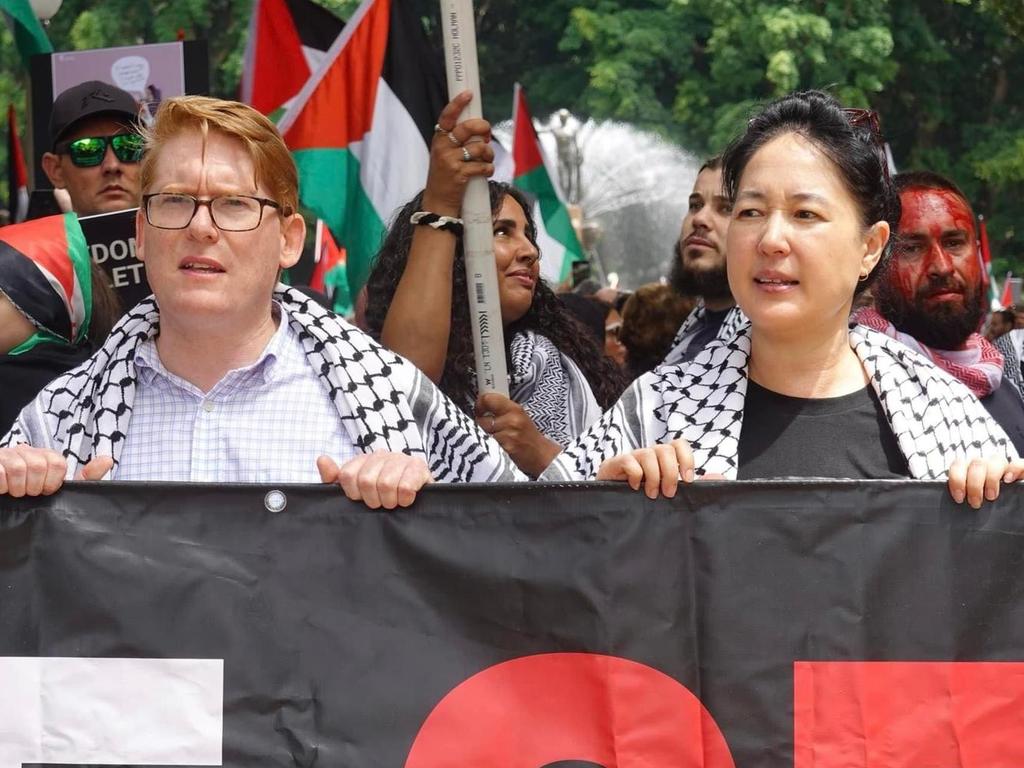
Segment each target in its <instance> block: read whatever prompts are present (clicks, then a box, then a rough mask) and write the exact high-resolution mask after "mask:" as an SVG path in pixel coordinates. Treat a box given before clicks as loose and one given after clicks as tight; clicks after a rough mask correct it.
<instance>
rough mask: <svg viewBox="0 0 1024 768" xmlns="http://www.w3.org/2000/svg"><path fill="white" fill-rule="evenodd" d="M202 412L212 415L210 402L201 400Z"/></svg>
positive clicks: (211, 403) (211, 402)
mask: <svg viewBox="0 0 1024 768" xmlns="http://www.w3.org/2000/svg"><path fill="white" fill-rule="evenodd" d="M203 410H204V411H206V412H207V413H212V412H213V401H212V400H203Z"/></svg>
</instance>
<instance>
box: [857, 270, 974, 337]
mask: <svg viewBox="0 0 1024 768" xmlns="http://www.w3.org/2000/svg"><path fill="white" fill-rule="evenodd" d="M942 287H952V286H951V285H935V284H934V283H932V284H929V285H928V286H927V288H926V289H925V290H924V291H918V292H917V294H916V295H915V296H914V300H913V301H912V302H908V301H907V300H906V298H904V297H903V296H902V295H900V294H899V293H898V292H897V291H896V290H894V289H893V287H892V286H891V284H889V283H888V282H886V281H882V282H881V284H879V285H878V286H877V288H876V289H875V294H876V304H877V306H878V311H879V312H880V313H881V314H882V315H883V316H884V317H885V319H886V320H888V321H889V322H891V323H892V324H893V325H895V326H896V329H897V330H899V331H902V332H903V333H909V334H910V335H911V336H913V337H914V338H915V339H917V340H918V341H919V342H921V343H922V344H924V345H925V346H928V347H932V348H933V349H945V350H951V349H960V348H961V347H963V345H964V342H965V341H967V337H968V336H970V335H971V334H972V333H976V332H977V331H978V328H979V327H980V325H981V318H982V316H983V315H984V314H985V307H984V304H983V298H984V297H983V296H982V292H981V289H980V288H977V287H976V288H974V289H973V290H970V289H968V288H965V289H964V294H963V296H964V302H963V306H961V307H957V306H951V305H950V304H949V303H948V302H943V303H941V304H939V305H938V306H937V307H936V308H934V309H926V308H925V303H924V302H925V299H926V298H927V296H928V295H929V294H930V293H932V292H933V291H934V290H935V289H936V288H942Z"/></svg>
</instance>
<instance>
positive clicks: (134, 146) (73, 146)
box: [54, 133, 146, 168]
mask: <svg viewBox="0 0 1024 768" xmlns="http://www.w3.org/2000/svg"><path fill="white" fill-rule="evenodd" d="M108 144H109V145H110V147H111V148H112V149H113V150H114V157H116V158H117V159H118V160H120V161H121V162H122V163H137V162H139V160H141V159H142V152H143V150H144V149H145V147H146V144H145V140H144V139H143V138H142V137H141V136H140V135H139V134H137V133H118V134H115V135H113V136H85V137H83V138H81V139H74V140H73V141H62V142H60V143H59V144H57V146H56V147H54V152H56V153H57V154H58V155H68V156H69V157H70V158H71V162H72V163H74V164H75V165H76V166H78V167H79V168H93V167H95V166H97V165H99V164H100V163H102V162H103V156H104V155H106V154H107V145H108Z"/></svg>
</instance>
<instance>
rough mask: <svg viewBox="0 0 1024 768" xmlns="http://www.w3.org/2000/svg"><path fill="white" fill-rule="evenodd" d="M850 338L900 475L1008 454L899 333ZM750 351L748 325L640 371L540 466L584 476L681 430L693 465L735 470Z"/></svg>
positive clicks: (973, 407) (999, 435) (981, 414)
mask: <svg viewBox="0 0 1024 768" xmlns="http://www.w3.org/2000/svg"><path fill="white" fill-rule="evenodd" d="M850 346H851V347H852V348H853V350H854V352H855V353H856V354H857V356H858V358H860V361H861V364H862V365H863V366H864V370H865V371H866V372H867V374H868V376H869V378H870V381H871V386H872V387H873V388H874V390H875V392H876V393H877V394H878V398H879V400H880V402H881V404H882V410H883V411H884V413H885V415H886V418H887V420H888V422H889V425H890V426H891V428H892V431H893V434H894V435H895V436H896V441H897V443H898V445H899V448H900V451H901V452H902V453H903V456H904V458H906V460H907V465H908V467H909V470H910V476H911V477H913V478H916V479H921V480H935V479H940V478H944V477H945V475H946V472H947V470H948V469H949V466H950V465H951V464H952V463H953V462H954V461H955V460H957V459H971V458H977V457H990V456H996V455H998V456H1006V457H1008V458H1015V457H1016V452H1015V451H1014V449H1013V446H1012V445H1011V443H1010V441H1009V439H1008V438H1007V436H1006V433H1005V432H1003V430H1002V428H1001V427H1000V426H999V425H998V424H996V422H995V421H993V420H992V418H991V417H990V416H989V415H988V412H987V411H986V410H985V408H984V406H982V405H981V403H980V402H978V400H977V399H976V398H975V397H974V396H973V395H972V394H971V392H970V390H968V389H967V387H965V386H964V385H963V384H962V383H960V382H959V381H958V380H956V379H954V378H952V377H950V376H949V375H947V374H946V373H945V372H943V371H942V370H941V369H939V368H938V367H937V366H935V365H932V364H931V363H929V362H928V361H927V360H924V359H922V358H921V357H920V356H919V355H917V354H916V353H915V352H912V351H911V350H910V349H908V348H907V347H905V346H904V345H902V344H900V343H899V342H897V341H895V340H894V339H891V338H889V337H887V336H885V335H884V334H882V333H879V332H877V331H874V330H872V329H870V328H866V327H863V326H856V327H854V328H852V329H851V330H850ZM749 360H750V327H749V325H747V326H745V327H743V328H742V329H741V330H740V331H738V332H737V334H736V335H735V336H734V337H733V338H732V339H730V340H724V339H722V338H719V339H717V340H716V341H714V342H712V343H711V344H709V345H708V346H707V347H705V348H704V350H703V351H702V352H701V353H700V354H698V355H697V357H695V358H694V359H693V360H692V361H691V362H690V363H689V364H687V365H682V366H679V365H676V366H662V367H661V368H658V369H656V370H654V371H652V372H650V373H648V374H646V375H645V376H642V377H641V378H640V379H638V380H637V381H636V382H634V383H633V385H632V386H631V387H630V388H629V389H628V390H627V391H626V393H625V394H624V395H623V396H622V398H621V399H620V400H619V402H618V403H616V405H615V406H614V407H613V408H611V409H610V410H609V411H608V412H607V413H605V414H604V416H602V417H601V419H600V421H598V423H597V424H595V425H594V426H593V427H592V428H591V429H590V430H588V431H587V433H586V434H584V435H583V436H581V437H580V438H579V439H578V440H577V441H576V442H575V443H573V444H572V445H571V446H569V448H567V449H566V450H565V451H564V452H563V453H562V454H561V455H560V456H559V457H558V458H556V459H555V461H554V462H553V463H552V465H551V466H550V467H549V468H548V469H547V470H546V471H545V472H544V474H543V475H542V476H541V478H542V479H544V480H589V479H593V478H595V477H596V476H597V470H598V468H599V467H600V466H601V464H602V463H603V462H604V461H605V460H607V459H610V458H612V457H613V456H615V455H617V454H620V453H625V452H628V451H632V450H635V449H637V448H641V447H645V446H650V445H654V444H656V443H667V442H670V441H672V440H675V439H678V438H682V439H684V440H686V441H687V442H688V443H689V444H690V447H691V448H692V449H693V453H694V458H695V467H696V473H697V474H698V475H704V474H720V475H723V476H725V477H727V478H729V479H736V476H737V456H738V452H739V438H740V431H741V429H742V426H743V406H744V401H745V398H746V392H747V370H748V364H749Z"/></svg>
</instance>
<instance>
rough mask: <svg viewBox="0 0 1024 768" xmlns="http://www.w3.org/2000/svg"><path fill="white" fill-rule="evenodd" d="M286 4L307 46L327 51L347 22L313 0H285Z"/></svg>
mask: <svg viewBox="0 0 1024 768" xmlns="http://www.w3.org/2000/svg"><path fill="white" fill-rule="evenodd" d="M285 4H286V5H287V6H288V11H289V13H291V16H292V24H294V25H295V31H296V32H298V34H299V40H301V41H302V45H303V46H304V47H306V48H313V49H315V50H317V51H326V50H327V49H328V48H330V47H331V44H332V43H333V42H334V41H335V40H336V39H337V37H338V35H340V34H341V30H342V29H344V27H345V22H343V21H342V20H341V19H339V18H338V17H337V16H335V15H334V14H333V13H331V12H330V11H328V10H327V9H326V8H324V7H323V6H322V5H317V4H316V3H314V2H311V0H285Z"/></svg>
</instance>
